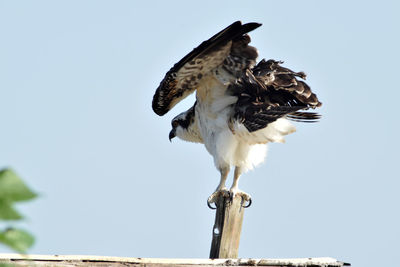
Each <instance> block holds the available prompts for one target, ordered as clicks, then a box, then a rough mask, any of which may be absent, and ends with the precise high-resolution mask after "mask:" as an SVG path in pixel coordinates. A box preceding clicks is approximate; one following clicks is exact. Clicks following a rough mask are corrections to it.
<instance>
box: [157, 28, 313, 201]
mask: <svg viewBox="0 0 400 267" xmlns="http://www.w3.org/2000/svg"><path fill="white" fill-rule="evenodd" d="M259 26H261V24H259V23H247V24H242V23H241V22H240V21H237V22H234V23H233V24H231V25H230V26H228V27H227V28H225V29H224V30H222V31H221V32H219V33H217V34H216V35H214V36H213V37H211V38H210V39H209V40H207V41H204V42H203V43H201V44H200V45H199V46H198V47H197V48H195V49H194V50H193V51H192V52H190V53H189V54H188V55H186V56H185V57H184V58H182V59H181V60H180V61H179V62H178V63H176V64H175V65H174V66H173V67H172V68H171V69H170V70H169V71H168V72H167V74H166V75H165V78H164V79H163V80H162V81H161V83H160V86H159V87H158V88H157V90H156V92H155V95H154V98H153V103H152V107H153V110H154V112H155V113H156V114H158V115H160V116H162V115H164V114H166V113H167V112H168V111H169V110H170V109H172V108H173V107H174V106H175V105H176V104H177V103H178V102H179V101H181V100H182V99H184V98H185V97H187V96H188V95H190V94H191V93H193V92H194V91H196V102H195V103H194V105H193V106H192V107H191V108H190V109H189V110H187V111H185V112H183V113H181V114H179V115H178V116H176V117H175V118H174V119H173V120H172V130H171V131H170V133H169V139H170V140H171V139H172V138H174V137H175V136H178V137H179V138H180V139H182V140H185V141H189V142H195V143H201V144H204V145H205V147H206V149H207V151H208V152H209V153H210V154H211V155H212V156H213V158H214V163H215V166H216V168H217V169H218V170H219V172H220V174H221V178H220V183H219V185H218V187H217V189H216V190H215V192H214V193H213V194H212V195H211V196H210V197H209V198H208V200H207V203H208V205H209V206H210V204H211V203H213V202H216V200H217V198H218V195H219V194H224V195H228V196H230V197H231V198H233V196H234V195H235V194H241V196H242V198H243V201H250V202H251V198H250V196H249V195H248V194H246V193H244V192H242V191H240V190H239V188H238V181H239V177H240V175H241V174H242V173H244V172H246V171H247V170H250V169H252V168H253V167H254V166H256V165H258V164H259V163H261V162H263V161H264V158H265V155H266V148H267V143H269V142H280V143H282V142H284V136H285V135H287V134H290V133H292V132H294V131H295V130H296V129H295V127H294V126H293V125H292V124H291V123H290V122H289V120H292V121H301V122H314V121H317V120H318V119H319V118H320V115H319V114H317V113H314V112H305V111H304V110H307V109H309V108H313V109H314V108H316V107H319V106H321V102H319V100H318V98H317V96H316V95H315V94H314V93H313V92H312V91H311V89H310V87H309V86H308V85H307V84H306V83H305V82H304V81H302V80H304V79H305V78H306V75H305V74H304V72H294V71H292V70H290V69H287V68H284V67H282V66H281V64H282V63H283V62H281V61H275V60H268V61H266V60H264V59H263V60H261V61H260V62H258V64H256V59H257V56H258V53H257V49H256V48H255V47H252V46H250V45H249V43H250V37H249V36H248V35H247V33H248V32H250V31H252V30H254V29H256V28H258V27H259ZM231 166H234V167H235V171H234V177H233V184H232V186H231V187H230V189H229V190H227V188H226V187H225V181H226V179H227V176H228V173H229V170H230V168H231Z"/></svg>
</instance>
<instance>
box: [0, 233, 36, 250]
mask: <svg viewBox="0 0 400 267" xmlns="http://www.w3.org/2000/svg"><path fill="white" fill-rule="evenodd" d="M34 241H35V239H34V238H33V236H32V235H31V234H30V233H28V232H26V231H23V230H18V229H7V230H5V231H4V232H0V243H3V244H5V245H7V246H9V247H10V248H12V249H14V250H16V251H18V252H19V253H25V252H26V250H27V249H28V248H30V247H31V246H32V245H33V243H34Z"/></svg>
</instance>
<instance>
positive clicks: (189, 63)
mask: <svg viewBox="0 0 400 267" xmlns="http://www.w3.org/2000/svg"><path fill="white" fill-rule="evenodd" d="M259 26H261V24H258V23H247V24H244V25H242V23H241V22H240V21H237V22H235V23H233V24H231V25H230V26H228V27H227V28H225V29H224V30H222V31H221V32H219V33H217V34H216V35H214V36H213V37H211V38H210V39H209V40H207V41H204V42H203V43H202V44H200V46H198V47H197V48H195V49H194V50H193V51H192V52H190V53H189V54H188V55H186V56H185V57H184V58H182V59H181V60H180V61H179V62H178V63H176V64H175V65H174V66H173V67H172V68H171V69H170V70H169V71H168V72H167V74H166V75H165V77H164V79H163V80H162V81H161V83H160V86H159V87H158V88H157V90H156V93H155V94H154V97H153V103H152V107H153V110H154V112H155V113H156V114H158V115H160V116H162V115H164V114H166V113H167V112H168V111H169V110H170V109H171V108H173V107H174V106H175V105H176V104H177V103H178V102H179V101H181V100H182V99H184V98H185V97H186V96H188V95H190V94H191V93H193V91H194V90H195V89H196V86H197V85H198V83H199V81H200V79H201V78H202V77H203V76H205V75H206V74H208V73H209V72H210V71H211V70H213V69H214V68H216V67H218V66H220V65H222V64H223V63H224V64H225V62H226V59H227V58H228V55H230V52H231V48H232V46H234V47H235V48H236V43H238V42H239V41H241V38H243V37H242V36H245V34H246V33H247V32H250V31H252V30H254V29H255V28H257V27H259ZM233 44H234V45H233ZM242 50H245V48H242ZM234 51H235V50H234ZM247 53H251V52H250V51H248V52H247ZM232 56H234V53H233V55H232ZM241 60H242V59H241ZM242 61H243V60H242ZM248 64H250V63H248Z"/></svg>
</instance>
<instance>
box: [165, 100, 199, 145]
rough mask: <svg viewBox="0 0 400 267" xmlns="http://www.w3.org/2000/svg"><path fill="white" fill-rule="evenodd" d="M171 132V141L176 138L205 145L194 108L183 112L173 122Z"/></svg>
mask: <svg viewBox="0 0 400 267" xmlns="http://www.w3.org/2000/svg"><path fill="white" fill-rule="evenodd" d="M171 127H172V129H171V131H170V132H169V140H170V141H171V140H172V138H174V137H176V136H177V137H179V138H180V139H182V140H184V141H188V142H194V143H203V139H202V138H201V135H200V132H199V129H198V127H197V122H196V120H195V116H194V106H193V107H192V108H191V109H189V110H187V111H186V112H182V113H181V114H179V115H178V116H176V117H175V118H174V119H173V120H172V121H171Z"/></svg>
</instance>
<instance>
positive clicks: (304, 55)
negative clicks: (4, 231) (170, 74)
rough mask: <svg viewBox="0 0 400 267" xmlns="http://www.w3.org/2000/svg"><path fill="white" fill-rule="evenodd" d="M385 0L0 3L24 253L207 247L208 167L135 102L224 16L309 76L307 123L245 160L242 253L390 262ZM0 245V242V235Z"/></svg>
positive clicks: (202, 254) (389, 5) (393, 185)
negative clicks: (313, 119)
mask: <svg viewBox="0 0 400 267" xmlns="http://www.w3.org/2000/svg"><path fill="white" fill-rule="evenodd" d="M399 11H400V5H399V2H398V1H379V2H378V1H330V2H327V1H317V0H315V1H266V0H264V1H197V2H195V1H141V2H138V1H136V2H135V1H0V97H1V105H0V121H1V125H2V127H1V135H0V136H1V138H0V167H4V166H11V167H13V168H14V169H15V170H16V171H17V172H18V173H19V174H20V175H21V176H22V177H23V178H24V179H25V180H26V181H27V183H28V184H29V185H30V186H31V187H32V188H34V189H35V190H36V191H37V192H39V193H40V194H41V197H40V198H39V199H37V200H36V201H34V202H32V203H28V204H22V205H20V206H19V208H20V209H21V210H22V211H23V212H24V213H25V214H26V215H27V217H28V219H27V221H26V222H25V223H23V225H22V226H23V227H25V228H27V229H29V230H30V231H31V232H33V233H34V234H35V235H36V237H37V242H36V245H35V246H34V247H33V248H32V249H31V250H30V252H31V253H37V254H96V255H110V256H132V257H179V258H185V257H196V258H206V257H208V253H209V248H210V243H211V229H212V224H213V219H214V213H213V212H212V211H211V210H209V209H208V208H207V206H206V199H207V197H208V196H209V195H210V194H211V193H212V192H213V190H214V189H215V187H216V186H217V183H218V180H219V174H218V172H217V170H216V169H215V168H214V166H213V161H212V158H211V156H209V155H208V153H207V152H206V150H205V149H204V147H203V146H201V145H195V144H189V143H184V142H182V141H179V140H174V141H173V143H172V144H171V143H170V142H169V141H168V133H169V130H170V120H171V119H172V118H173V117H174V116H175V115H176V114H178V113H180V112H181V111H183V110H185V109H186V108H188V107H189V106H191V105H192V103H193V97H192V98H190V99H188V100H187V101H185V102H184V103H182V104H179V105H178V106H177V107H176V108H175V109H174V110H173V111H172V112H171V113H170V114H167V115H166V116H165V117H158V116H157V115H155V114H154V113H153V112H152V110H151V100H152V96H153V93H154V91H155V89H156V88H157V86H158V84H159V82H160V81H161V79H162V78H163V77H164V74H165V72H166V71H167V70H169V68H170V67H171V66H172V65H173V64H174V63H176V62H177V61H178V60H179V59H180V58H182V57H183V56H184V55H185V54H186V53H188V52H189V51H191V50H192V48H193V47H195V46H197V45H198V44H199V43H200V42H202V41H203V40H205V39H207V38H209V37H210V36H211V35H213V34H214V33H216V32H218V31H219V30H221V29H222V28H223V27H225V26H227V25H229V24H230V23H232V22H233V21H236V20H242V21H243V22H250V21H255V22H260V23H263V26H262V27H261V28H258V29H257V30H255V31H254V32H252V34H251V37H252V44H253V45H255V46H256V47H257V48H258V49H259V53H260V58H267V59H269V58H273V59H276V60H284V61H285V66H287V67H289V68H292V69H293V70H296V71H300V70H302V71H305V72H306V73H307V74H308V79H307V82H308V84H309V85H310V86H311V87H312V88H313V90H314V91H315V92H316V93H317V94H318V96H319V98H320V100H321V101H322V102H323V103H324V105H323V107H322V108H321V109H320V112H321V113H322V115H323V118H322V120H321V122H320V123H318V124H311V125H310V124H307V125H302V124H297V125H296V126H297V129H298V131H297V132H296V133H295V134H293V135H291V136H289V137H288V138H287V142H286V144H283V145H282V144H272V145H271V146H270V148H269V152H268V153H269V154H268V157H267V160H266V162H265V163H264V164H263V165H262V166H261V167H259V168H257V169H256V170H254V171H252V172H249V173H247V174H245V175H244V176H243V177H242V180H241V184H240V185H241V188H242V189H243V190H245V191H246V192H248V193H250V194H251V195H252V197H253V206H252V207H251V208H250V209H248V210H246V214H245V219H244V224H243V231H242V239H241V244H240V251H239V256H240V257H253V258H279V257H315V256H331V257H335V258H337V259H339V260H344V261H348V262H351V263H352V264H353V266H364V267H368V266H371V267H372V266H393V264H394V263H393V262H394V261H395V259H396V258H395V257H397V256H398V252H399V248H400V244H399V243H400V241H399V240H400V227H399V225H400V213H399V204H400V194H399V188H400V180H399V175H398V171H397V168H398V165H399V149H400V146H399V141H398V140H399V138H398V136H399V130H400V127H399V111H398V104H397V101H398V99H400V88H399V85H398V84H399V82H398V77H399V74H398V70H399V67H398V64H399V62H400V53H399V47H400V35H399V26H400V16H399ZM0 252H9V250H7V249H6V248H3V247H1V248H0Z"/></svg>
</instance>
